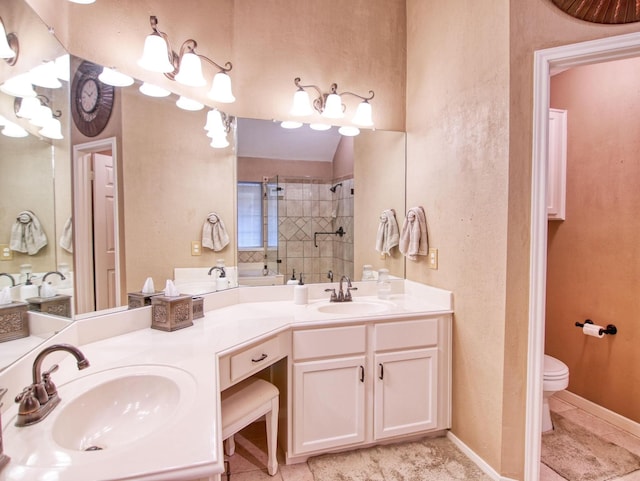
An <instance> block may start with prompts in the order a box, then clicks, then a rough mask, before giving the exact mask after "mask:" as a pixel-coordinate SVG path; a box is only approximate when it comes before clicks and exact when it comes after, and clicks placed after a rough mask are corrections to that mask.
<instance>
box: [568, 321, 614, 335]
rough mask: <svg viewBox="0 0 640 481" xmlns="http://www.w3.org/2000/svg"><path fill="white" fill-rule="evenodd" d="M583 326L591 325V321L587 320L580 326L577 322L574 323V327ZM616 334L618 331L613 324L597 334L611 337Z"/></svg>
mask: <svg viewBox="0 0 640 481" xmlns="http://www.w3.org/2000/svg"><path fill="white" fill-rule="evenodd" d="M585 324H593V321H592V320H591V319H587V320H585V321H584V323H583V324H580V323H579V322H578V321H576V327H584V325H585ZM617 333H618V329H617V328H616V326H614V325H613V324H607V328H606V329H600V331H599V334H610V335H612V336H613V335H614V334H617Z"/></svg>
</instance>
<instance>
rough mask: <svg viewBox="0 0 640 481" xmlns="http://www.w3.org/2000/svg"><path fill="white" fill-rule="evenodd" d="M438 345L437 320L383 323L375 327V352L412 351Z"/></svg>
mask: <svg viewBox="0 0 640 481" xmlns="http://www.w3.org/2000/svg"><path fill="white" fill-rule="evenodd" d="M437 344H438V319H437V318H436V319H418V320H416V321H399V322H384V323H379V324H376V325H375V335H374V346H375V350H376V351H387V350H392V349H414V348H418V347H428V346H435V345H437Z"/></svg>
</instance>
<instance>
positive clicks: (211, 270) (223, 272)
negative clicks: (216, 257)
mask: <svg viewBox="0 0 640 481" xmlns="http://www.w3.org/2000/svg"><path fill="white" fill-rule="evenodd" d="M213 271H220V275H219V276H218V277H227V274H226V272H225V271H224V267H219V266H213V267H212V268H211V269H209V275H211V273H212V272H213Z"/></svg>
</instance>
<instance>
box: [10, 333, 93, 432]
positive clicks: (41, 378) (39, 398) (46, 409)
mask: <svg viewBox="0 0 640 481" xmlns="http://www.w3.org/2000/svg"><path fill="white" fill-rule="evenodd" d="M56 351H66V352H68V353H70V354H72V355H73V356H74V357H75V358H76V361H77V362H78V369H80V370H82V369H86V368H87V367H89V361H88V360H87V358H86V357H85V356H84V354H82V352H81V351H80V349H78V348H77V347H75V346H72V345H71V344H54V345H52V346H49V347H45V348H44V349H43V350H42V351H40V352H39V353H38V355H37V356H36V358H35V360H34V361H33V370H32V371H33V372H32V374H33V382H32V383H31V385H30V386H27V387H26V388H24V390H23V391H22V392H21V393H20V394H18V395H17V396H16V399H15V401H16V402H17V403H20V406H19V407H18V418H17V420H16V426H18V427H22V426H29V425H31V424H35V423H37V422H39V421H42V420H43V419H44V418H45V417H46V416H47V415H48V414H49V413H50V412H51V411H53V408H55V407H56V406H57V405H58V403H59V402H60V397H59V396H58V391H57V389H56V386H55V384H54V383H53V381H52V380H51V374H52V373H53V372H55V371H57V370H58V365H57V364H54V365H53V366H52V367H51V368H50V369H49V370H48V371H45V372H44V373H42V362H43V361H44V358H45V357H47V356H48V355H49V354H51V353H52V352H56Z"/></svg>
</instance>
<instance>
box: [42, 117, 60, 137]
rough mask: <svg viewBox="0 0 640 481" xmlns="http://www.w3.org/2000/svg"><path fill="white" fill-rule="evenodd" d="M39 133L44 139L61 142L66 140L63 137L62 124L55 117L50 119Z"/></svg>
mask: <svg viewBox="0 0 640 481" xmlns="http://www.w3.org/2000/svg"><path fill="white" fill-rule="evenodd" d="M38 133H39V134H40V135H42V136H43V137H47V138H49V139H54V140H61V139H63V138H64V137H63V135H62V124H61V123H60V121H59V120H58V119H57V118H55V117H51V118H50V119H48V120H47V122H46V123H45V124H44V126H43V127H42V128H41V129H40V130H39V131H38Z"/></svg>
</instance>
